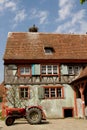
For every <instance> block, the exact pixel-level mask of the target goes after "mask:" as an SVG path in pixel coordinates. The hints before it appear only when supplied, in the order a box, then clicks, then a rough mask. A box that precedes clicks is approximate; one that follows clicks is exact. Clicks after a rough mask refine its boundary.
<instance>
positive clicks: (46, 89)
mask: <svg viewBox="0 0 87 130" xmlns="http://www.w3.org/2000/svg"><path fill="white" fill-rule="evenodd" d="M48 97H49V88H45V98H48Z"/></svg>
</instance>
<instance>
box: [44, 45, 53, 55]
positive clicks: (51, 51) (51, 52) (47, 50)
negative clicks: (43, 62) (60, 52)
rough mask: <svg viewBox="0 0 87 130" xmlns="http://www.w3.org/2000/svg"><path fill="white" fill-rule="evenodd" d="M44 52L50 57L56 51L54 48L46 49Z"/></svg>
mask: <svg viewBox="0 0 87 130" xmlns="http://www.w3.org/2000/svg"><path fill="white" fill-rule="evenodd" d="M44 52H45V54H48V55H51V54H53V53H54V52H55V51H54V48H53V47H49V46H48V47H44Z"/></svg>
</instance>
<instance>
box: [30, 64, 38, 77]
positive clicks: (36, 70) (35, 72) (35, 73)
mask: <svg viewBox="0 0 87 130" xmlns="http://www.w3.org/2000/svg"><path fill="white" fill-rule="evenodd" d="M32 75H40V64H32Z"/></svg>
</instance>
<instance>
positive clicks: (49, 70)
mask: <svg viewBox="0 0 87 130" xmlns="http://www.w3.org/2000/svg"><path fill="white" fill-rule="evenodd" d="M47 73H48V74H52V66H51V65H48V66H47Z"/></svg>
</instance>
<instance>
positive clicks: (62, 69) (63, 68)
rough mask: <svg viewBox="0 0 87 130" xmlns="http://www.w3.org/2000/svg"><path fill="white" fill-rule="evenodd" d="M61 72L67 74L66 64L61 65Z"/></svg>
mask: <svg viewBox="0 0 87 130" xmlns="http://www.w3.org/2000/svg"><path fill="white" fill-rule="evenodd" d="M61 74H62V75H67V74H68V67H67V65H61Z"/></svg>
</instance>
